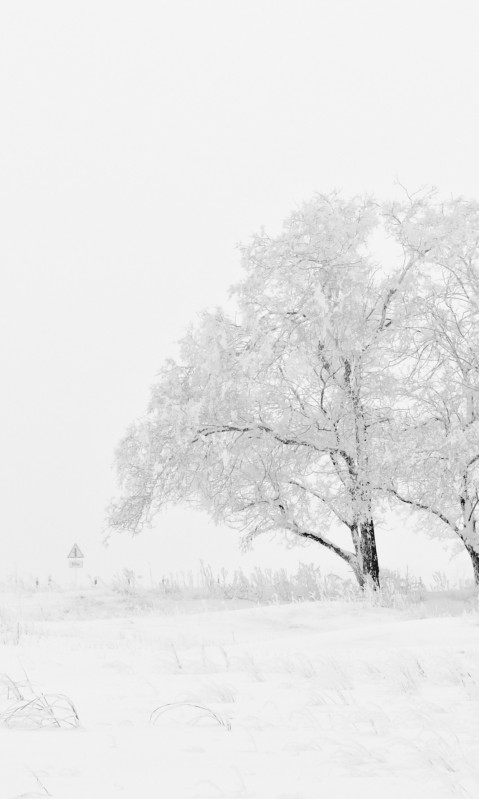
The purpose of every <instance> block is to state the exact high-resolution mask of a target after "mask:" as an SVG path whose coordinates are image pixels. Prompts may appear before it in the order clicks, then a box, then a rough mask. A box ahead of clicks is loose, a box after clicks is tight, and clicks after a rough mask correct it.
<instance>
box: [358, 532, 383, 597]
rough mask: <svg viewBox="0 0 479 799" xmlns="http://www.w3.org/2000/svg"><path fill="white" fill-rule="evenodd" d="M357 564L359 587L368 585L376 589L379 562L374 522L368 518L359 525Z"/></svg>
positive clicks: (377, 586)
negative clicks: (358, 568)
mask: <svg viewBox="0 0 479 799" xmlns="http://www.w3.org/2000/svg"><path fill="white" fill-rule="evenodd" d="M358 555H359V558H358V560H359V565H360V572H359V574H358V581H359V585H360V586H361V588H366V586H367V585H370V586H371V587H372V588H374V590H377V589H378V588H379V587H380V585H379V562H378V552H377V548H376V536H375V534H374V522H373V520H372V519H368V520H367V521H365V522H361V524H360V526H359V553H358Z"/></svg>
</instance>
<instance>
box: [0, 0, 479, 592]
mask: <svg viewBox="0 0 479 799" xmlns="http://www.w3.org/2000/svg"><path fill="white" fill-rule="evenodd" d="M478 24H479V8H478V6H477V4H476V3H475V2H461V0H458V2H456V3H454V4H452V3H449V2H440V1H438V0H435V2H432V1H431V2H430V1H429V0H423V2H421V3H417V2H410V1H409V0H401V2H395V1H394V0H392V1H391V2H389V3H383V2H379V1H378V2H376V1H373V2H371V1H367V2H364V3H355V2H341V0H335V2H322V1H321V0H319V2H318V0H312V1H311V2H306V1H304V0H295V1H294V2H284V1H283V0H274V1H272V2H269V1H268V0H260V2H258V1H257V0H256V2H250V0H242V2H231V1H230V0H226V1H225V0H221V1H219V0H213V1H210V0H203V2H201V3H197V2H184V0H175V1H174V2H173V1H166V2H137V3H131V2H130V3H128V2H115V3H113V2H111V3H109V2H102V0H99V1H97V2H94V3H93V2H83V3H81V4H72V3H65V2H50V1H49V0H45V2H42V3H38V2H29V1H28V0H25V2H22V3H18V2H15V0H6V2H4V3H2V7H1V9H0V69H1V74H2V83H1V87H0V100H1V112H2V125H1V127H0V138H1V147H0V197H1V218H2V235H1V237H0V264H1V267H0V268H1V274H2V286H1V289H2V290H1V293H0V303H1V308H0V326H1V331H0V347H1V355H2V378H3V388H2V392H1V398H0V402H1V423H2V424H1V469H2V474H1V486H2V526H3V534H2V539H1V541H2V543H1V546H0V572H1V573H2V574H3V575H5V574H7V575H8V574H14V573H16V574H18V575H27V576H28V575H34V576H35V575H41V576H42V579H44V577H45V576H46V575H47V574H48V573H53V574H55V576H60V575H64V576H65V575H66V574H67V569H66V555H67V554H68V551H69V549H70V547H71V546H72V544H73V543H74V542H75V541H78V543H79V544H80V546H81V548H82V549H83V551H84V553H85V555H86V556H87V557H86V560H85V572H88V573H91V574H97V573H101V574H106V573H108V574H111V573H112V572H115V571H116V570H119V569H121V568H123V567H124V566H128V567H133V568H135V569H137V570H139V571H140V573H143V574H145V575H148V574H152V573H153V575H154V577H156V576H157V575H160V574H161V573H163V572H168V571H170V570H173V571H176V570H179V569H190V568H196V566H197V564H198V560H199V559H200V558H203V559H204V560H205V561H209V562H212V563H213V564H214V565H215V566H219V565H222V564H225V565H226V566H227V568H233V567H234V566H235V564H237V563H244V564H246V565H250V566H252V565H254V564H255V563H261V564H263V565H265V564H271V565H273V566H276V565H280V564H283V565H290V566H291V567H292V568H293V567H294V565H295V564H296V563H297V562H298V560H312V559H314V560H315V561H316V562H321V563H324V564H326V568H327V569H329V568H332V569H336V568H337V564H336V561H334V560H331V559H328V558H327V557H326V556H325V555H324V554H323V553H319V554H318V552H317V551H316V549H315V548H314V547H313V548H308V549H301V550H299V551H285V550H284V549H283V548H282V547H281V544H280V539H278V540H277V541H274V542H271V541H269V540H265V541H260V542H258V545H257V548H256V550H255V552H254V553H252V554H250V555H248V556H247V558H246V559H245V558H244V557H242V556H241V555H240V554H239V553H238V551H237V542H236V537H235V536H234V535H233V534H232V533H231V532H229V531H225V530H221V529H217V528H212V527H211V525H210V524H209V522H208V520H207V519H206V517H203V516H201V515H198V514H193V513H192V512H189V511H187V510H183V509H182V510H173V511H172V512H171V513H169V514H165V515H164V516H162V517H161V518H160V519H159V520H158V524H157V527H156V530H155V531H153V532H151V533H148V534H147V535H146V536H145V537H144V538H143V539H141V540H140V539H139V540H138V541H130V540H129V539H126V538H123V539H112V540H111V544H110V547H109V548H108V549H107V550H104V548H103V546H102V544H101V532H102V528H103V524H104V510H105V506H106V505H107V503H108V501H109V498H110V496H111V495H112V494H113V492H114V489H115V484H114V474H113V471H112V468H111V465H112V461H113V452H114V448H115V446H116V444H117V442H118V440H119V438H120V437H121V435H122V434H123V432H124V430H125V428H126V427H127V425H128V424H129V423H130V422H131V421H132V420H133V419H134V418H135V417H136V416H138V415H140V414H141V413H142V412H143V409H144V407H145V404H146V402H147V399H148V387H149V384H150V383H151V381H152V380H153V378H154V375H155V371H156V370H157V369H158V367H159V365H160V364H161V362H162V361H163V359H164V358H165V357H167V356H169V355H174V354H175V351H176V350H175V342H176V341H177V340H178V338H179V337H180V336H181V335H182V333H183V331H184V330H185V328H186V327H187V325H188V324H189V322H190V321H191V320H194V318H195V315H196V314H197V313H198V312H199V311H200V310H201V308H203V307H205V306H210V307H211V306H214V305H217V304H225V302H226V301H227V289H228V287H229V286H230V285H231V284H232V283H234V282H235V281H237V280H238V279H239V277H240V269H239V254H238V252H237V250H236V249H235V245H236V244H237V243H238V242H240V241H245V240H247V239H248V237H249V236H250V235H251V234H252V233H253V232H255V231H256V230H258V229H259V228H260V227H261V226H262V225H265V226H266V228H267V229H268V230H270V231H272V232H274V231H276V230H278V229H279V226H280V223H281V220H282V219H283V218H284V217H285V216H286V215H287V214H288V213H289V212H290V211H291V210H292V209H293V208H294V207H295V206H296V205H297V204H299V203H300V202H301V201H302V200H303V199H307V198H309V197H310V196H311V195H312V194H313V193H314V192H315V191H321V192H325V191H329V190H331V189H332V188H335V187H337V188H341V189H343V190H344V191H345V192H346V193H355V192H363V191H366V192H368V191H371V192H377V193H380V194H383V195H387V194H390V193H393V192H395V191H397V188H395V187H394V185H393V184H394V181H395V178H396V177H397V178H399V179H400V181H401V182H402V183H403V184H405V185H406V186H407V187H408V188H409V189H410V190H411V191H414V190H415V189H417V188H419V187H420V186H422V185H431V184H436V185H437V186H438V187H439V188H440V190H441V191H442V193H444V194H446V195H447V194H450V193H453V194H456V195H457V194H464V195H466V196H474V197H477V196H478V195H479V161H478V159H477V137H478V121H479V118H478V100H477V85H478V83H479V61H478V59H477V42H476V39H477V30H478ZM395 524H396V523H395ZM396 527H397V532H398V535H393V534H392V532H387V531H384V532H381V531H380V532H379V554H380V556H381V557H382V560H383V563H384V564H385V565H387V566H388V567H390V568H394V567H395V566H397V567H399V568H401V569H404V568H405V567H406V565H409V568H410V570H411V571H412V572H416V573H422V574H424V575H425V576H430V574H431V573H432V572H433V571H434V570H436V569H443V570H446V571H448V573H449V574H450V575H451V576H455V575H456V573H457V574H463V573H464V574H467V575H468V576H469V573H468V568H469V567H468V564H467V562H466V560H465V559H464V556H462V555H461V556H460V557H458V558H457V559H456V560H454V561H452V563H451V562H450V561H449V555H448V554H444V553H443V550H442V548H441V547H440V546H439V545H438V544H429V543H424V540H423V539H422V538H421V537H420V536H419V537H414V536H413V535H412V534H410V533H408V532H407V531H405V530H404V529H403V527H404V525H403V522H402V521H401V522H399V523H397V524H396ZM418 542H420V545H419V546H417V543H418ZM149 569H151V570H152V571H150V572H149V571H148V570H149Z"/></svg>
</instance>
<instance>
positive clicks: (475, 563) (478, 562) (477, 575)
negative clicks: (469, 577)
mask: <svg viewBox="0 0 479 799" xmlns="http://www.w3.org/2000/svg"><path fill="white" fill-rule="evenodd" d="M465 547H466V549H467V551H468V553H469V557H470V558H471V561H472V568H473V570H474V582H475V584H476V585H479V553H477V552H476V550H475V549H473V548H472V547H471V546H470V545H469V544H465Z"/></svg>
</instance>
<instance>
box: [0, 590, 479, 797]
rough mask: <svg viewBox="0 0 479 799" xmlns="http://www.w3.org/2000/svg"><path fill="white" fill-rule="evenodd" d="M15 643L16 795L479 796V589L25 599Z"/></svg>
mask: <svg viewBox="0 0 479 799" xmlns="http://www.w3.org/2000/svg"><path fill="white" fill-rule="evenodd" d="M0 641H1V650H0V651H1V663H0V673H2V674H3V677H2V682H1V684H0V701H1V707H0V709H1V711H2V719H3V723H2V725H1V727H0V750H1V752H2V758H1V761H2V765H1V770H0V796H1V799H13V797H45V796H51V797H54V799H109V797H119V798H120V797H125V799H127V798H128V799H143V798H145V799H156V798H157V799H217V797H228V798H229V799H232V798H233V797H257V798H258V799H317V798H319V797H327V799H336V797H341V798H342V797H345V798H346V797H348V798H349V797H355V799H356V798H359V797H368V799H379V798H381V799H384V798H385V797H386V799H416V798H417V799H441V797H456V796H457V797H471V798H472V797H474V798H475V797H477V796H479V657H478V655H479V615H478V612H477V602H476V599H475V597H474V595H471V594H469V595H468V596H463V597H462V598H461V597H455V596H453V595H451V594H449V595H447V594H444V595H443V596H439V597H436V598H434V599H432V598H430V599H429V600H428V601H416V602H413V603H411V604H409V603H408V604H407V605H406V606H405V607H397V608H390V607H381V606H378V605H374V604H373V603H371V602H370V601H367V600H366V601H364V602H359V603H358V602H345V601H325V602H311V603H303V604H302V603H295V604H289V605H286V604H285V605H267V606H255V605H253V604H252V603H251V602H246V601H244V602H241V601H238V600H237V601H232V602H230V603H227V602H224V601H219V600H215V601H213V600H212V601H210V602H207V601H204V600H197V601H184V602H181V601H179V602H173V601H169V602H166V600H165V602H164V603H163V604H161V603H160V604H157V605H156V607H155V608H154V609H151V608H150V609H148V608H147V607H146V606H145V605H144V604H142V602H141V597H140V598H139V597H138V596H135V594H130V595H125V594H121V593H118V592H116V593H115V592H112V591H107V590H106V589H85V590H83V591H80V590H77V591H63V592H60V591H51V592H46V591H45V592H41V591H38V592H33V591H30V592H22V593H13V592H11V593H3V594H1V595H0ZM59 694H60V695H64V696H65V697H67V698H68V700H70V701H71V703H72V704H73V706H74V709H75V711H76V713H77V714H78V719H79V724H78V726H71V727H69V726H68V725H69V724H72V725H75V724H76V719H75V716H74V713H73V710H72V708H71V707H70V705H69V704H68V701H67V699H58V700H56V699H55V698H54V697H53V698H49V696H50V697H52V695H59ZM35 696H36V697H37V700H36V703H35V702H33V703H32V702H31V700H32V699H33V698H34V697H35ZM43 697H46V698H43ZM27 703H30V704H27ZM55 703H56V704H55ZM55 719H57V720H59V724H58V723H56V722H55Z"/></svg>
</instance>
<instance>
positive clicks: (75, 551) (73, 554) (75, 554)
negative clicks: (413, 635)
mask: <svg viewBox="0 0 479 799" xmlns="http://www.w3.org/2000/svg"><path fill="white" fill-rule="evenodd" d="M68 557H69V558H83V557H85V556H84V554H83V552H82V551H81V549H80V547H79V546H78V544H73V546H72V548H71V550H70V554H69V555H68Z"/></svg>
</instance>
